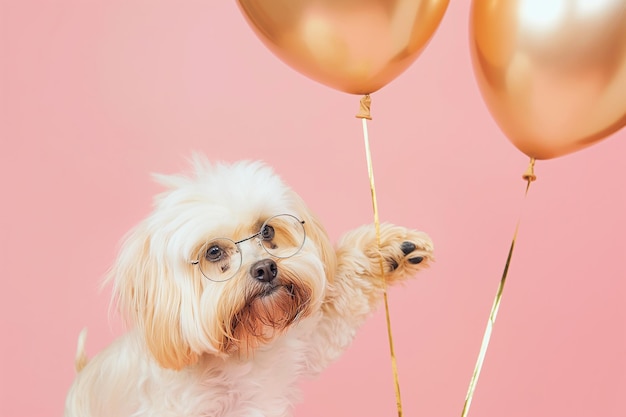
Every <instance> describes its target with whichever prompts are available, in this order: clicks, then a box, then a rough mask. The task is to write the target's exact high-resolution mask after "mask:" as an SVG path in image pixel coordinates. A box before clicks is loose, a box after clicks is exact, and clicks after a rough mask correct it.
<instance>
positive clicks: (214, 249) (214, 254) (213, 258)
mask: <svg viewBox="0 0 626 417" xmlns="http://www.w3.org/2000/svg"><path fill="white" fill-rule="evenodd" d="M204 257H205V258H206V260H207V261H210V262H217V261H219V260H220V259H222V258H223V257H224V250H223V249H222V248H220V247H219V246H217V245H213V246H210V247H209V248H208V249H207V250H206V253H205V254H204Z"/></svg>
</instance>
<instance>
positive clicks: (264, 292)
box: [251, 284, 296, 299]
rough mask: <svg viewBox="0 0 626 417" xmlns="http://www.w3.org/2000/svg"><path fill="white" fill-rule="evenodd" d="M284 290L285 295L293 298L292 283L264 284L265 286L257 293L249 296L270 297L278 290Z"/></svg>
mask: <svg viewBox="0 0 626 417" xmlns="http://www.w3.org/2000/svg"><path fill="white" fill-rule="evenodd" d="M281 290H283V291H286V293H287V295H289V296H290V297H291V298H294V297H295V296H296V295H295V289H294V285H293V284H278V285H275V284H267V285H266V286H265V288H262V289H261V290H260V291H259V292H258V294H256V295H253V296H252V297H251V298H252V299H254V298H264V297H270V296H272V295H273V294H276V293H277V292H278V291H281Z"/></svg>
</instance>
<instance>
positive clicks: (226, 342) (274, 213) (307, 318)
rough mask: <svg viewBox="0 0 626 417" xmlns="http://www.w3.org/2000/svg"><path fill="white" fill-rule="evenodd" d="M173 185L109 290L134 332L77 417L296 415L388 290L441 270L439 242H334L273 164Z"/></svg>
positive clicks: (99, 359)
mask: <svg viewBox="0 0 626 417" xmlns="http://www.w3.org/2000/svg"><path fill="white" fill-rule="evenodd" d="M155 177H156V179H157V181H158V182H160V183H161V184H162V185H163V186H165V187H166V191H165V192H163V193H162V194H160V195H158V196H157V197H156V198H155V202H154V210H153V212H152V213H151V214H150V215H149V216H148V217H147V218H146V219H145V220H143V221H142V222H140V223H139V224H138V225H137V226H136V227H135V228H134V229H133V230H131V231H130V232H129V234H128V235H127V236H126V238H125V240H124V243H123V245H122V247H121V249H120V253H119V255H118V257H117V259H116V261H115V263H114V265H113V267H112V268H111V271H110V273H109V275H108V276H107V278H106V281H105V282H111V283H112V286H113V300H112V303H113V304H112V305H114V306H117V307H118V309H119V311H120V313H121V315H122V317H124V318H125V319H126V321H127V322H128V325H129V330H128V332H127V333H126V334H124V335H122V336H121V337H120V338H119V339H117V340H115V341H114V342H113V343H112V344H111V345H109V346H108V347H107V348H105V349H104V350H103V351H102V352H100V353H99V354H97V355H96V356H94V357H93V358H92V359H90V360H88V359H87V358H86V356H85V353H84V346H83V345H84V334H83V335H81V338H80V342H79V349H78V352H77V362H76V368H77V371H78V372H77V376H76V378H75V380H74V382H73V384H72V386H71V387H70V389H69V393H68V395H67V399H66V407H65V416H66V417H113V416H114V417H130V416H134V417H139V416H146V417H147V416H159V417H169V416H172V417H174V416H176V417H181V416H185V417H195V416H198V417H199V416H205V417H206V416H214V417H218V416H219V417H261V416H264V417H279V416H280V417H285V416H290V415H291V413H292V411H293V405H294V403H296V402H298V400H299V395H300V394H299V390H298V386H297V382H298V379H299V378H301V377H310V376H315V375H317V374H319V373H320V372H321V371H322V370H323V369H324V368H325V367H327V366H328V365H329V364H330V363H331V362H332V361H334V360H336V359H337V358H338V357H339V356H340V355H341V353H342V352H343V351H344V350H345V349H346V347H347V346H348V345H349V344H350V343H351V341H352V340H353V338H354V336H355V333H356V331H357V329H358V328H359V326H360V325H361V324H362V323H363V322H364V320H365V319H366V318H367V317H368V316H369V315H370V314H371V312H372V311H373V310H375V309H376V307H377V305H379V303H380V302H381V300H382V297H383V293H384V291H385V288H386V286H387V285H390V284H395V283H399V282H402V281H405V280H407V279H408V278H410V277H413V276H415V274H416V273H417V272H418V271H420V270H422V269H424V268H425V267H427V266H428V265H429V264H430V263H431V262H432V260H433V244H432V241H431V239H430V238H429V237H428V235H427V234H425V233H424V232H420V231H414V230H409V229H407V228H404V227H400V226H395V225H392V224H387V223H384V224H381V225H380V227H379V232H378V233H377V231H376V227H375V225H365V226H361V227H359V228H357V229H355V230H353V231H350V232H348V233H346V234H345V236H344V237H343V238H342V239H340V241H339V242H338V244H337V245H336V247H334V246H333V245H332V244H331V242H330V240H329V237H328V235H327V233H326V231H325V230H324V228H323V226H322V225H321V224H320V221H319V220H318V218H317V217H316V216H315V215H314V214H313V213H311V211H310V210H309V209H308V208H307V206H306V205H305V203H304V202H303V200H302V199H301V198H300V197H299V196H298V195H297V194H296V193H295V192H294V191H293V190H292V189H291V188H290V187H288V186H287V185H286V184H285V183H284V182H283V181H282V180H281V179H280V178H279V176H278V175H277V174H276V173H275V172H274V171H273V169H272V168H270V167H269V166H268V165H266V164H265V163H262V162H257V161H241V162H235V163H215V164H214V163H210V162H208V161H207V160H206V158H204V157H200V156H197V155H196V156H195V157H194V158H193V160H192V170H191V172H190V173H188V174H179V175H156V176H155Z"/></svg>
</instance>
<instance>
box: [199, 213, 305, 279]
mask: <svg viewBox="0 0 626 417" xmlns="http://www.w3.org/2000/svg"><path fill="white" fill-rule="evenodd" d="M284 216H287V217H291V218H293V219H294V220H296V221H297V222H298V223H299V224H301V225H302V234H303V236H302V243H300V246H298V248H297V249H296V251H295V252H294V253H292V254H291V255H289V256H277V255H274V254H273V253H271V252H270V251H269V250H268V249H267V247H266V246H265V245H264V244H263V238H261V237H259V236H260V235H261V233H263V229H264V228H265V226H267V225H268V223H269V222H270V221H272V220H273V219H275V218H277V217H284ZM304 224H305V221H304V220H300V219H299V218H297V217H296V216H294V215H293V214H288V213H283V214H276V215H274V216H272V217H270V218H268V219H267V220H265V221H264V222H263V224H262V225H261V227H260V228H259V231H258V232H256V233H255V234H253V235H251V236H248V237H246V238H243V239H241V240H237V241H234V240H232V239H229V238H227V237H218V238H215V239H211V240H209V241H207V242H205V243H204V245H202V249H205V247H207V245H208V244H209V243H211V242H214V241H216V240H226V241H229V242H232V243H233V245H234V247H235V248H236V249H237V253H238V254H239V258H240V260H239V266H238V267H237V268H236V269H235V270H234V271H233V272H232V274H231V275H229V276H228V278H224V279H215V278H211V277H208V276H207V275H206V274H205V273H204V271H202V268H200V257H201V256H202V254H203V251H202V250H201V251H200V252H199V253H198V258H197V259H196V260H194V261H190V262H189V263H190V264H192V265H197V266H198V269H199V270H200V273H201V274H202V276H204V277H205V278H206V279H208V280H209V281H213V282H225V281H228V280H229V279H231V278H232V277H234V276H235V274H237V272H238V271H239V270H240V269H241V265H242V264H243V259H242V258H243V255H242V252H241V248H240V247H239V244H240V243H243V242H247V241H248V240H251V239H254V238H257V244H258V245H259V246H261V247H262V248H263V250H264V251H265V252H266V253H267V254H268V255H269V256H271V257H272V258H276V259H287V258H291V257H292V256H295V255H297V254H298V253H299V252H300V251H301V250H302V247H303V246H304V243H305V242H306V229H305V228H304Z"/></svg>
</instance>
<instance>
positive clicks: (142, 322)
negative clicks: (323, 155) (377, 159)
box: [111, 158, 336, 369]
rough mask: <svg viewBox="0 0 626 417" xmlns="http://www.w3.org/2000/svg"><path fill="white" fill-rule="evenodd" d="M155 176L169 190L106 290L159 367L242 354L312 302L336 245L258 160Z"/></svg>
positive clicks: (318, 297)
mask: <svg viewBox="0 0 626 417" xmlns="http://www.w3.org/2000/svg"><path fill="white" fill-rule="evenodd" d="M194 167H195V172H194V173H193V174H192V175H190V176H182V175H180V176H157V179H158V180H159V182H161V183H162V184H163V185H165V186H166V187H167V188H168V190H167V191H166V192H165V193H163V194H162V195H160V196H158V197H157V198H156V200H155V209H154V211H153V212H152V214H151V215H150V216H149V217H148V218H146V219H145V220H144V221H143V222H141V223H140V224H139V225H138V226H137V227H136V228H135V229H133V230H132V231H131V232H130V233H129V235H128V236H127V238H126V240H125V242H124V244H123V246H122V249H121V252H120V255H119V256H118V259H117V262H116V264H115V265H114V267H113V269H112V271H111V279H112V280H114V295H115V300H116V301H117V304H118V306H119V308H120V310H121V312H122V313H123V314H124V315H125V316H126V317H127V319H128V320H129V322H130V323H132V324H133V325H136V326H137V327H138V328H139V329H140V331H141V332H142V333H143V336H144V337H145V340H146V345H147V346H148V348H149V349H150V351H151V353H152V355H153V356H154V357H155V359H156V360H157V361H158V362H159V364H160V365H161V366H163V367H165V368H172V369H181V368H183V367H185V366H188V365H190V364H193V363H195V362H196V361H197V360H198V358H199V357H200V356H201V355H203V354H205V353H209V354H217V355H230V354H239V355H248V354H250V353H251V352H252V351H253V350H254V349H255V348H256V347H258V346H259V345H262V344H266V343H268V342H270V341H271V340H273V338H274V337H276V336H277V335H279V334H281V333H282V332H283V331H284V330H286V329H287V328H288V327H289V326H290V325H292V324H293V323H295V322H296V321H297V320H298V319H300V318H303V317H306V316H307V315H309V314H311V313H312V312H314V311H316V310H317V309H319V307H320V305H321V302H322V298H323V295H324V291H325V288H326V283H327V282H328V280H331V279H332V275H333V273H334V269H335V263H336V259H335V254H334V251H333V248H332V246H331V244H330V241H329V239H328V236H327V234H326V232H325V231H324V229H323V228H322V226H321V225H320V223H319V222H318V220H317V219H316V218H315V217H314V216H313V215H312V213H311V212H310V211H309V210H308V209H307V207H306V206H305V204H304V203H303V201H302V200H301V198H300V197H299V196H298V195H297V194H296V193H295V192H293V191H292V190H291V189H290V188H288V187H287V186H286V185H285V184H284V183H283V182H282V181H281V180H280V178H278V177H277V176H276V175H275V174H274V173H273V171H272V170H271V169H270V168H269V167H267V166H265V165H263V164H262V163H258V162H240V163H236V164H232V165H226V164H220V165H210V164H209V163H207V162H206V161H204V160H202V159H200V158H196V159H195V160H194Z"/></svg>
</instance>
